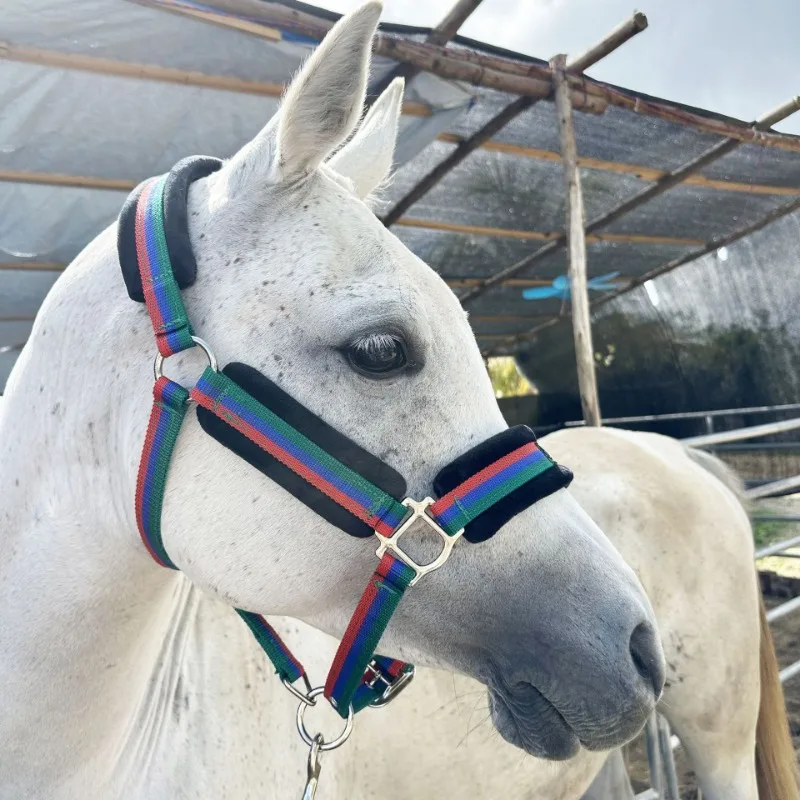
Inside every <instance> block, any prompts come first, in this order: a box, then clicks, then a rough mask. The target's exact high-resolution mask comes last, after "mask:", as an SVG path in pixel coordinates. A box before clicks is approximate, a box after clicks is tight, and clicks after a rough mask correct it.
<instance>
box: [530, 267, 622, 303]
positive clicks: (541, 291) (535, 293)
mask: <svg viewBox="0 0 800 800" xmlns="http://www.w3.org/2000/svg"><path fill="white" fill-rule="evenodd" d="M617 275H619V272H609V273H608V274H607V275H599V276H598V277H596V278H590V279H589V280H588V281H587V283H586V285H587V286H588V287H589V289H592V290H594V291H596V292H608V291H610V290H612V289H616V288H617V287H618V286H619V284H618V283H614V280H613V279H614V278H616V277H617ZM522 296H523V297H524V298H525V299H526V300H545V299H547V298H549V297H555V298H557V299H559V300H567V299H569V296H570V287H569V278H568V277H567V276H566V275H559V276H558V277H557V278H555V279H554V280H553V282H552V284H551V285H550V286H536V287H534V288H532V289H523V290H522Z"/></svg>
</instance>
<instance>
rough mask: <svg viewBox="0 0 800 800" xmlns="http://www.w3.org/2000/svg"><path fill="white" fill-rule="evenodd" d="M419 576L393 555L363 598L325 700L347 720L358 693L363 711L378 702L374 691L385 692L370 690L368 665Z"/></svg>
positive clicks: (334, 666) (380, 567) (336, 661)
mask: <svg viewBox="0 0 800 800" xmlns="http://www.w3.org/2000/svg"><path fill="white" fill-rule="evenodd" d="M415 575H416V573H415V572H414V570H413V569H412V568H411V567H409V566H408V565H407V564H404V563H403V562H402V561H400V560H399V559H397V558H395V557H394V556H393V555H392V554H391V553H386V554H384V556H383V558H382V559H381V560H380V563H379V564H378V568H377V569H376V570H375V572H374V573H373V575H372V578H371V579H370V581H369V583H368V584H367V588H366V590H365V592H364V594H363V595H361V600H360V601H359V604H358V606H357V607H356V610H355V613H354V614H353V616H352V617H351V618H350V624H349V625H348V626H347V630H346V631H345V633H344V636H343V637H342V641H341V643H340V644H339V649H338V650H337V651H336V657H335V658H334V660H333V664H331V668H330V671H329V672H328V679H327V680H326V681H325V697H327V698H328V699H329V700H331V701H333V705H334V707H335V708H336V710H337V711H338V712H339V714H341V715H342V716H343V717H346V716H347V711H348V708H349V707H350V705H352V706H353V710H358V709H357V708H356V705H357V703H356V694H357V693H358V694H359V695H360V696H359V698H358V700H359V704H360V707H361V708H363V707H364V706H365V705H369V703H371V702H372V701H373V700H375V697H376V695H377V694H378V692H374V693H372V695H371V696H370V694H371V693H370V691H369V690H370V689H371V688H377V689H378V690H382V689H384V688H385V687H383V686H379V685H377V684H375V683H374V682H373V687H370V678H371V676H370V674H369V671H368V670H367V665H368V664H369V663H370V661H371V660H372V657H373V655H374V654H375V650H376V649H377V647H378V642H379V641H380V639H381V636H383V632H384V631H385V630H386V626H387V625H388V624H389V620H390V619H391V618H392V614H393V613H394V611H395V609H396V608H397V604H398V603H399V602H400V600H401V599H402V598H403V594H404V593H405V590H406V589H407V588H408V585H409V583H411V581H412V580H413V579H414V576H415ZM397 663H399V664H402V663H403V662H397ZM403 666H405V665H403Z"/></svg>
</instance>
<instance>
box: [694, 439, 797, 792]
mask: <svg viewBox="0 0 800 800" xmlns="http://www.w3.org/2000/svg"><path fill="white" fill-rule="evenodd" d="M686 454H687V455H688V456H689V458H690V459H691V460H692V461H694V462H695V463H696V464H698V465H699V466H701V467H702V468H703V469H704V470H706V472H708V473H709V474H711V475H713V476H714V477H715V478H716V479H717V480H719V481H720V482H721V483H722V484H724V485H725V486H726V487H727V488H728V489H729V490H730V491H731V492H733V494H734V495H735V496H736V498H737V499H738V500H739V502H741V503H742V505H743V506H745V508H746V507H747V506H746V501H745V496H744V484H743V483H742V480H741V478H739V476H738V475H737V474H736V473H735V472H734V471H733V470H732V469H731V468H730V467H729V466H728V465H727V464H725V463H723V462H722V461H721V460H720V459H718V458H716V457H715V456H712V455H710V454H709V453H706V452H704V451H702V450H694V449H693V448H691V447H687V448H686ZM758 604H759V618H760V622H761V626H760V627H761V638H760V643H759V655H760V657H759V673H760V678H761V701H760V704H759V709H758V722H757V724H756V751H755V758H756V780H757V781H758V796H759V800H795V798H797V797H798V789H800V776H799V775H798V772H797V757H796V755H795V752H794V745H793V744H792V736H791V732H790V731H789V721H788V718H787V716H786V701H785V699H784V696H783V686H782V685H781V681H780V675H779V670H778V659H777V658H776V656H775V644H774V642H773V641H772V632H771V631H770V629H769V623H768V622H767V613H766V609H765V607H764V597H763V595H762V594H761V592H759V593H758Z"/></svg>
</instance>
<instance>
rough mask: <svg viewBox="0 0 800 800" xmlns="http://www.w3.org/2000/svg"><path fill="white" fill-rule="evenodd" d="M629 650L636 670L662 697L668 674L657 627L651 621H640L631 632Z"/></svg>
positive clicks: (657, 694) (656, 694)
mask: <svg viewBox="0 0 800 800" xmlns="http://www.w3.org/2000/svg"><path fill="white" fill-rule="evenodd" d="M629 650H630V654H631V661H633V665H634V667H636V671H637V672H638V673H639V675H640V676H641V678H642V680H643V681H644V682H645V683H646V684H647V685H648V686H649V687H651V688H652V690H653V692H654V694H655V696H656V697H657V698H658V697H660V696H661V691H662V690H663V688H664V680H665V679H666V675H665V671H664V659H663V658H662V656H661V647H660V644H659V640H658V633H657V632H656V629H655V627H654V626H653V625H651V624H650V623H649V622H640V623H639V624H638V625H637V626H636V627H635V628H634V629H633V633H632V634H631V641H630V645H629Z"/></svg>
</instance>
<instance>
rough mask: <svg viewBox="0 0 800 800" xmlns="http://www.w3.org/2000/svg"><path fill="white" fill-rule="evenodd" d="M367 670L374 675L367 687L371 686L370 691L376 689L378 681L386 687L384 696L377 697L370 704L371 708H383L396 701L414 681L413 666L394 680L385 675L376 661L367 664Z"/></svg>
mask: <svg viewBox="0 0 800 800" xmlns="http://www.w3.org/2000/svg"><path fill="white" fill-rule="evenodd" d="M367 669H368V670H369V671H370V672H371V673H372V677H371V678H370V679H369V680H368V681H367V686H369V688H370V689H374V688H375V684H376V683H377V682H378V681H381V683H383V684H384V685H385V686H386V689H384V691H383V694H381V696H380V697H376V698H375V699H374V700H373V701H372V702H371V703H370V704H369V707H370V708H383V707H384V706H385V705H387V704H388V703H390V702H391V701H392V700H394V698H395V697H397V695H399V694H400V692H402V691H403V689H405V688H406V686H408V684H409V683H411V681H413V680H414V674H415V670H414V666H413V664H412V665H411V669H408V670H405V671H404V672H401V673H400V674H399V675H398V676H397V677H396V678H395V679H394V680H392V679H391V678H390V677H389V676H387V675H385V674H384V673H383V671H382V670H381V669H380V668H379V667H378V666H377V665H376V663H375V661H370V662H369V664H367Z"/></svg>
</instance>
